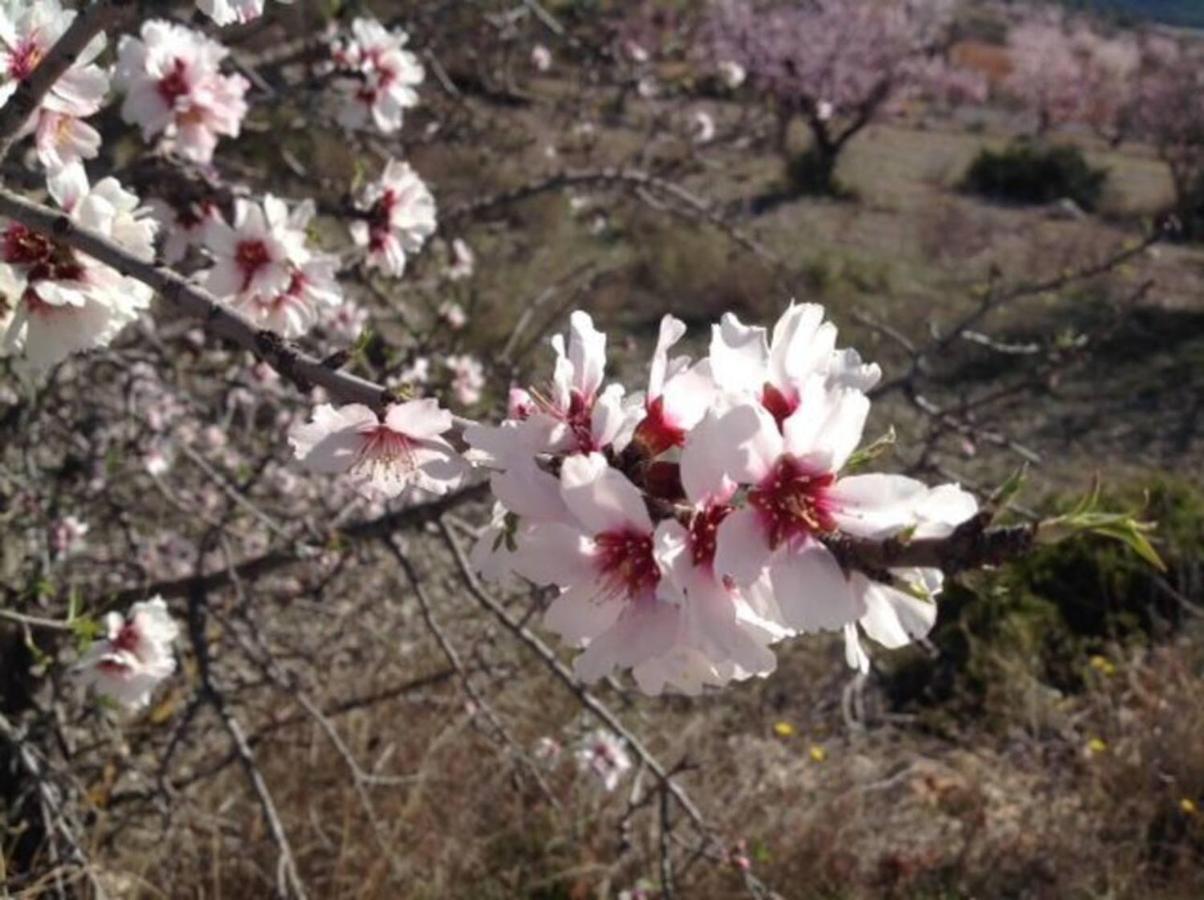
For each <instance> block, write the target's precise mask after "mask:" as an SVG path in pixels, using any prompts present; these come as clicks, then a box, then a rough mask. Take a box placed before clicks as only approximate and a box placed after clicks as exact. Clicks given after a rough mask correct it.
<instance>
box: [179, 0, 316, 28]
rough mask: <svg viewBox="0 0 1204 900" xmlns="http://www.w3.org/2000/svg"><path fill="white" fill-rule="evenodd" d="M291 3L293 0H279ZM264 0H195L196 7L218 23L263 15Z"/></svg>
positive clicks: (231, 22) (235, 22) (225, 23)
mask: <svg viewBox="0 0 1204 900" xmlns="http://www.w3.org/2000/svg"><path fill="white" fill-rule="evenodd" d="M279 2H280V3H292V2H293V0H279ZM263 4H264V0H197V3H196V5H197V8H198V9H199V10H200V11H201V12H203V13H204V14H205V15H207V16H208V17H209V18H211V19H212V20H213V21H214V22H215V23H217V24H218V25H234V24H237V23H243V22H250V21H251V20H252V19H257V18H259V17H260V16H261V15H263Z"/></svg>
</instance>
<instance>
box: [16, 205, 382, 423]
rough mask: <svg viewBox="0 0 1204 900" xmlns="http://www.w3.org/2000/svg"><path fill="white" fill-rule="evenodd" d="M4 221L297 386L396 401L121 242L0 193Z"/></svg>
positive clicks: (345, 397) (374, 402) (378, 402)
mask: <svg viewBox="0 0 1204 900" xmlns="http://www.w3.org/2000/svg"><path fill="white" fill-rule="evenodd" d="M0 215H4V216H8V217H9V218H11V219H13V220H15V221H17V222H20V223H22V224H23V225H26V226H28V227H29V228H31V229H33V230H34V231H37V232H41V233H42V234H44V235H46V236H48V237H51V238H53V239H54V240H57V241H60V242H62V243H63V244H66V245H67V246H69V247H72V248H74V249H76V250H79V251H81V252H83V253H86V254H88V255H89V256H92V257H94V258H95V259H97V260H99V261H100V262H102V263H104V264H105V265H108V266H112V267H113V268H114V269H116V270H117V271H118V272H120V273H121V274H122V275H126V276H129V277H131V278H134V279H136V280H138V281H140V282H142V283H143V284H145V285H148V286H149V287H151V288H154V289H155V290H156V291H158V292H159V294H160V296H161V297H162V298H163V301H164V302H165V303H167V304H168V306H170V307H171V308H172V309H174V310H175V311H176V312H178V313H179V314H180V315H183V316H186V317H188V318H191V319H197V320H199V321H200V322H201V323H202V324H203V325H204V326H205V329H206V330H207V331H209V332H210V333H211V334H214V335H217V336H218V337H221V338H225V339H226V340H229V341H231V342H233V343H234V344H236V345H238V346H239V347H241V348H242V349H244V350H247V351H249V352H250V353H252V354H254V355H255V357H256V358H257V359H261V360H263V361H264V362H266V363H267V364H268V365H270V366H271V367H272V368H273V369H275V370H276V371H277V372H279V373H280V374H281V375H283V376H285V377H286V378H288V379H290V380H291V381H293V382H294V383H295V384H297V385H299V386H301V387H304V388H308V387H311V386H317V387H322V388H325V389H326V391H327V392H329V394H330V396H331V397H333V398H335V399H337V400H339V401H341V402H344V403H362V404H364V405H365V406H369V407H372V408H377V407H381V406H384V405H385V404H387V403H388V402H389V401H390V400H391V399H392V392H391V391H389V389H388V388H385V387H383V386H382V385H379V384H375V383H373V382H371V381H368V380H367V379H364V378H360V377H358V376H356V375H351V374H349V373H347V372H341V371H339V370H338V369H337V368H335V367H332V366H330V365H327V364H326V363H325V362H324V361H323V360H321V359H318V358H317V357H316V356H312V355H311V354H308V353H306V352H305V351H303V350H301V349H299V348H298V347H296V346H295V345H294V344H292V343H291V342H290V341H287V340H285V339H284V338H282V337H280V335H278V334H276V333H275V332H273V331H269V330H267V329H264V328H258V327H256V326H255V325H254V324H253V323H252V322H251V321H250V320H249V319H248V318H246V317H245V316H243V315H242V314H240V313H238V312H235V311H233V310H231V309H228V308H227V307H225V306H223V305H222V304H221V303H220V302H219V301H218V299H217V298H216V297H214V296H213V295H212V294H210V293H209V292H208V291H206V290H204V289H203V288H199V287H197V286H196V285H194V284H192V283H191V282H189V281H188V279H186V278H184V277H183V276H181V275H177V274H176V273H175V272H173V271H171V270H170V269H167V268H164V267H162V266H156V265H154V264H152V263H148V262H144V261H142V260H140V259H138V257H137V256H135V255H133V254H132V253H130V252H129V251H127V250H125V249H123V248H122V247H121V246H120V245H119V244H117V243H116V242H115V241H112V240H110V239H108V238H106V237H103V236H101V235H99V234H97V233H95V232H93V231H91V230H89V229H87V228H83V227H81V226H80V225H78V224H77V223H75V222H74V221H72V220H71V218H70V217H68V216H67V215H65V214H63V213H62V212H58V211H56V210H53V209H51V208H50V207H48V206H43V205H42V204H40V203H35V202H33V201H32V200H28V199H26V198H25V197H22V196H21V195H20V194H18V193H16V192H14V191H11V190H9V189H7V188H4V187H0Z"/></svg>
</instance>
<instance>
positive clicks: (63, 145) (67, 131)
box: [0, 0, 109, 172]
mask: <svg viewBox="0 0 1204 900" xmlns="http://www.w3.org/2000/svg"><path fill="white" fill-rule="evenodd" d="M75 16H76V13H75V11H74V10H65V9H63V5H62V3H61V2H60V0H38V2H34V3H25V2H13V0H9V2H7V3H4V4H0V106H3V105H4V104H5V103H7V102H8V101H9V98H11V97H12V95H13V92H14V91H16V89H17V85H18V84H19V83H20V82H22V81H24V80H25V79H26V78H28V77H29V76H30V74H31V73H32V72H33V70H34V69H35V68H36V67H37V65H38V63H39V62H41V60H42V57H44V56H45V55H46V53H47V52H48V51H49V50H50V48H51V47H52V46H54V44H55V42H56V41H58V39H59V38H60V37H61V36H62V34H63V32H64V31H66V30H67V27H68V26H69V25H70V24H71V23H72V21H74V19H75ZM104 46H105V37H104V35H98V36H97V37H96V38H94V39H93V40H92V41H90V42H89V43H88V45H87V46H86V47H85V48H84V50H83V52H81V53H80V54H79V56H78V57H77V58H76V59H75V61H74V62H73V63H72V64H71V66H70V68H68V69H67V71H66V72H64V73H63V75H62V76H60V77H59V79H58V80H57V81H56V82H55V83H54V84H53V85H52V86H51V88H50V90H49V91H48V92H47V93H46V96H45V97H43V98H42V101H41V103H40V105H39V107H38V109H37V110H36V112H35V114H34V115H32V116H30V117H29V119H28V121H27V122H26V123H25V125H24V126H23V128H22V131H21V132H20V133H19V134H18V137H23V136H25V135H28V134H35V135H36V147H37V153H38V158H39V160H41V162H42V165H44V166H46V168H47V169H48V170H50V171H51V172H54V171H55V170H57V169H59V168H62V167H63V166H65V165H68V164H70V163H74V162H78V161H79V160H80V159H91V158H92V157H94V156H96V153H97V151H98V150H99V148H100V135H99V133H97V131H96V130H95V129H94V128H92V126H90V125H87V124H85V123H84V122H81V121H80V120H81V119H84V118H87V117H88V116H91V115H93V114H94V113H96V112H97V111H98V110H99V109H100V107H101V106H102V105H103V103H104V99H105V94H107V93H108V90H109V76H108V74H107V73H106V71H105V70H104V69H102V68H101V67H100V66H98V65H96V64H95V62H94V60H95V59H96V57H97V56H99V55H100V52H101V51H102V50H103V49H104Z"/></svg>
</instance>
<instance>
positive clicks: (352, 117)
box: [333, 18, 425, 134]
mask: <svg viewBox="0 0 1204 900" xmlns="http://www.w3.org/2000/svg"><path fill="white" fill-rule="evenodd" d="M408 41H409V36H408V35H407V34H406V33H405V32H404V31H403V30H401V29H400V28H396V29H394V30H392V31H389V30H388V29H386V28H385V27H384V26H383V25H382V24H381V23H380V22H378V21H376V20H375V19H368V18H360V19H356V20H355V21H353V22H352V23H351V33H350V35H346V36H343V37H341V38H339V39H337V40H336V41H335V42H334V47H333V59H334V64H335V67H336V69H337V70H338V71H339V72H340V73H343V74H344V75H345V76H346V77H343V78H340V79H339V80H337V81H336V82H335V87H336V89H337V90H338V92H339V96H340V102H339V105H338V107H337V109H336V111H335V114H336V116H337V118H338V120H339V123H340V124H342V125H343V126H344V127H346V128H357V129H358V128H364V127H365V126H367V125H368V123H369V122H371V123H372V124H373V125H374V126H375V127H376V129H377V130H378V131H381V132H383V133H385V134H391V133H393V132H395V131H397V130H398V129H399V128H401V122H402V115H403V113H404V111H405V110H407V109H409V108H410V107H413V106H415V105H417V103H418V92H417V90H415V88H416V86H417V85H419V84H421V83H422V80H423V78H424V77H425V72H424V71H423V68H422V64H421V63H420V62H419V61H418V57H416V56H415V55H414V54H413V53H410V52H409V51H408V50H405V49H404V47H405V45H406V43H407V42H408Z"/></svg>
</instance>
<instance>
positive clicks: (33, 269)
mask: <svg viewBox="0 0 1204 900" xmlns="http://www.w3.org/2000/svg"><path fill="white" fill-rule="evenodd" d="M3 254H4V261H5V262H6V263H11V264H12V265H14V266H21V267H22V268H24V269H25V277H26V280H27V281H28V282H29V283H30V284H32V283H33V282H35V281H43V280H46V279H49V280H53V281H79V280H80V278H81V277H83V274H84V267H83V266H81V265H80V264H79V262H78V261H77V260H76V258H75V254H74V253H73V252H72V251H71V248H69V247H64V246H62V245H60V244H56V243H55V242H54V241H52V240H51V239H50V238H48V237H46V236H45V235H44V234H39V233H38V232H36V231H31V230H30V229H29V228H26V227H25V226H24V225H20V224H16V223H14V224H12V225H10V226H9V227H8V228H7V229H6V230H5V232H4V245H3Z"/></svg>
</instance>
